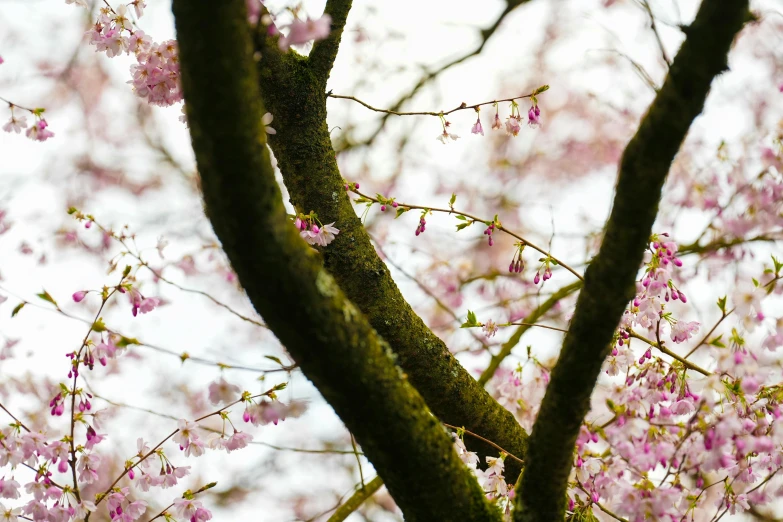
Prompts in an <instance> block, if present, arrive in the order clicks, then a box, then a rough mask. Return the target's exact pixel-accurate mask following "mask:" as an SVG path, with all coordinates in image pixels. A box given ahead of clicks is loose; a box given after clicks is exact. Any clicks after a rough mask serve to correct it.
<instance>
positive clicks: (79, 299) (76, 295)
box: [72, 290, 87, 303]
mask: <svg viewBox="0 0 783 522" xmlns="http://www.w3.org/2000/svg"><path fill="white" fill-rule="evenodd" d="M86 295H87V292H86V291H85V290H79V291H78V292H74V294H73V296H72V297H73V301H74V302H75V303H81V302H82V299H84V297H85V296H86Z"/></svg>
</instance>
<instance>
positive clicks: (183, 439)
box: [174, 419, 198, 449]
mask: <svg viewBox="0 0 783 522" xmlns="http://www.w3.org/2000/svg"><path fill="white" fill-rule="evenodd" d="M197 427H198V426H196V423H195V422H190V421H187V420H185V419H181V420H180V421H179V422H177V428H179V431H178V432H177V434H176V435H174V442H176V443H178V444H179V445H180V446H182V448H183V449H185V448H187V447H188V446H190V442H191V441H192V440H195V439H197V438H198V434H197V433H196V428H197Z"/></svg>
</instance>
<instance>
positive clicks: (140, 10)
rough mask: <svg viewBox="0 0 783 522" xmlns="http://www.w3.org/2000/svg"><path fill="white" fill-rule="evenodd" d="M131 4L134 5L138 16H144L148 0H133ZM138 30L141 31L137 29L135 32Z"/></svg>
mask: <svg viewBox="0 0 783 522" xmlns="http://www.w3.org/2000/svg"><path fill="white" fill-rule="evenodd" d="M129 5H132V6H133V10H134V11H135V12H136V18H141V17H142V16H144V8H145V7H147V2H145V1H144V0H133V1H132V2H131V3H130V4H129ZM137 32H139V31H138V30H136V31H135V33H137ZM135 33H134V34H135Z"/></svg>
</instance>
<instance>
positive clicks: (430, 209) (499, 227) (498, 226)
mask: <svg viewBox="0 0 783 522" xmlns="http://www.w3.org/2000/svg"><path fill="white" fill-rule="evenodd" d="M350 187H351V192H353V193H355V194H357V195H359V196H361V197H363V198H365V199H366V200H369V201H372V202H374V203H380V200H378V199H377V198H374V197H372V196H368V195H367V194H363V193H362V192H359V190H358V189H356V188H353V186H350ZM397 206H398V207H397V208H400V207H402V208H405V209H408V210H414V209H418V210H426V211H428V212H440V213H443V214H454V215H457V216H464V217H466V218H468V219H470V220H472V222H474V223H475V222H478V223H492V222H493V220H491V219H482V218H480V217H477V216H474V215H472V214H468V213H467V212H462V211H461V210H456V209H453V208H437V207H424V206H421V205H412V204H409V203H399V202H398V203H397ZM495 228H496V229H497V230H500V231H502V232H505V233H506V234H508V235H510V236H511V237H514V238H516V239H518V240H519V241H521V242H522V243H523V244H525V245H527V246H529V247H530V248H532V249H533V250H536V251H538V252H540V253H542V254H544V255H545V256H547V257H548V258H549V259H551V260H552V261H554V262H555V263H557V264H558V265H560V266H562V267H563V268H565V269H566V270H568V271H569V272H571V273H572V274H574V275H575V276H576V277H577V278H578V279H579V280H580V281H584V277H582V275H581V274H579V272H577V271H576V270H574V269H573V268H571V267H570V266H568V265H567V264H565V263H564V262H562V261H561V260H559V259H558V258H556V257H555V256H553V255H552V254H550V253H549V252H547V251H546V250H544V249H543V248H541V247H539V246H536V245H534V244H533V243H531V242H530V241H528V240H527V239H525V238H523V237H522V236H520V235H519V234H516V233H514V232H512V231H511V230H508V229H507V228H505V227H504V226H503V225H501V224H500V223H495Z"/></svg>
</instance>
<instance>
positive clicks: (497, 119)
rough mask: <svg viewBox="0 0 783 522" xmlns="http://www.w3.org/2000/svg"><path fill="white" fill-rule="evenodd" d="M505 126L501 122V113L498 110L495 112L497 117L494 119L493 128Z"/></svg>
mask: <svg viewBox="0 0 783 522" xmlns="http://www.w3.org/2000/svg"><path fill="white" fill-rule="evenodd" d="M502 127H503V124H502V123H501V122H500V115H499V114H498V113H497V112H496V113H495V119H494V120H492V128H493V129H500V128H502Z"/></svg>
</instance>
